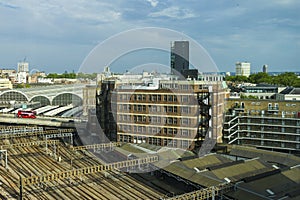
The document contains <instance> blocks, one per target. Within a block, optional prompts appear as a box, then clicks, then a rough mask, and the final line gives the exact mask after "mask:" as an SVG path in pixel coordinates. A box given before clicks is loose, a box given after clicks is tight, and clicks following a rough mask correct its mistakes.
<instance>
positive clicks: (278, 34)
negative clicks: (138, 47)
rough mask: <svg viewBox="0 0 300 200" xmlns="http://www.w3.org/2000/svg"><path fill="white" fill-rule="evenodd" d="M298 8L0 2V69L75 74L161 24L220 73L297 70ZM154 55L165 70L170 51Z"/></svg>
mask: <svg viewBox="0 0 300 200" xmlns="http://www.w3.org/2000/svg"><path fill="white" fill-rule="evenodd" d="M299 7H300V2H299V1H296V0H274V1H272V3H270V2H269V1H266V0H265V1H237V0H232V1H217V2H210V1H189V2H180V1H157V0H148V1H147V0H145V1H139V2H125V1H118V2H117V3H111V2H108V1H107V2H106V1H104V2H103V1H102V2H97V1H90V2H82V1H80V2H79V1H78V2H74V3H73V4H72V5H70V4H68V2H67V1H59V2H54V3H52V2H51V3H50V2H46V1H39V2H37V1H33V0H32V1H26V3H25V2H18V1H0V17H1V18H2V19H6V20H2V21H1V22H0V23H1V26H0V27H1V28H0V29H1V39H0V41H1V44H2V45H1V47H0V53H1V55H2V60H1V63H0V66H1V68H3V67H5V68H12V67H16V65H17V62H19V61H21V60H23V59H24V57H26V58H27V61H29V62H30V67H31V69H33V68H37V69H38V70H40V71H46V72H49V73H51V72H60V73H63V72H64V71H68V72H72V71H73V70H74V71H75V72H77V71H78V69H79V67H80V65H81V64H82V62H83V61H84V59H85V58H86V56H87V55H88V54H89V52H90V51H91V50H92V49H93V48H94V47H95V46H96V45H97V44H99V43H101V42H103V41H104V40H106V39H107V38H109V37H110V36H112V35H115V34H118V33H120V32H122V31H126V30H129V29H134V28H143V27H163V28H167V29H172V30H175V31H178V32H182V33H183V34H185V35H188V36H190V37H191V38H193V39H194V40H196V41H197V42H198V43H199V44H201V45H202V46H203V47H204V48H205V49H206V50H207V52H208V53H209V55H210V56H211V57H212V59H213V60H214V61H215V63H216V65H217V66H218V68H219V71H234V68H235V67H234V66H235V63H236V62H238V61H241V62H243V61H249V62H251V66H252V67H251V68H252V69H251V71H252V72H258V71H261V70H262V66H263V65H264V64H267V65H268V66H269V71H297V70H298V69H299V66H297V65H298V63H299V61H300V60H299V57H298V55H297V52H298V51H299V47H300V38H299V36H298V33H299V22H298V21H297V19H299V15H300V14H299V13H298V10H299ZM178 40H180V38H178ZM170 42H171V40H170ZM160 53H161V52H160ZM158 57H159V58H158V62H160V63H161V64H164V65H169V62H170V61H169V56H168V53H167V54H166V56H160V55H158ZM128 62H130V61H128ZM134 62H141V61H134ZM125 65H127V66H128V67H134V66H130V63H125ZM103 67H104V66H103ZM113 70H114V71H118V70H115V69H113ZM120 72H124V71H120Z"/></svg>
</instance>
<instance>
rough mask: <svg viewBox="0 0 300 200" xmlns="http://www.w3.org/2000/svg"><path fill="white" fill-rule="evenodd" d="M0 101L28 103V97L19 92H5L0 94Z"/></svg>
mask: <svg viewBox="0 0 300 200" xmlns="http://www.w3.org/2000/svg"><path fill="white" fill-rule="evenodd" d="M0 101H2V102H9V101H16V102H28V97H27V95H26V94H24V93H23V92H20V91H17V90H7V91H4V92H2V93H1V94H0Z"/></svg>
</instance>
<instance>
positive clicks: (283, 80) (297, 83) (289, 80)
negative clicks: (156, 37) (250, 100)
mask: <svg viewBox="0 0 300 200" xmlns="http://www.w3.org/2000/svg"><path fill="white" fill-rule="evenodd" d="M225 80H226V81H231V82H248V83H256V84H257V83H267V84H273V85H278V86H293V87H300V78H298V77H297V75H296V74H295V73H293V72H285V73H282V74H279V75H277V76H270V75H269V74H267V73H264V72H259V73H257V74H251V75H250V76H249V77H246V76H226V77H225Z"/></svg>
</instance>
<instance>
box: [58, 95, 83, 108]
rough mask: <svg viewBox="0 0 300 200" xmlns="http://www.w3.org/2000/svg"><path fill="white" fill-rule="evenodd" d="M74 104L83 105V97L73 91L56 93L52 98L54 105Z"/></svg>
mask: <svg viewBox="0 0 300 200" xmlns="http://www.w3.org/2000/svg"><path fill="white" fill-rule="evenodd" d="M69 104H73V105H74V106H79V105H82V98H81V97H80V96H78V95H77V94H73V93H61V94H58V95H56V96H55V97H54V98H53V100H52V105H60V106H66V105H69Z"/></svg>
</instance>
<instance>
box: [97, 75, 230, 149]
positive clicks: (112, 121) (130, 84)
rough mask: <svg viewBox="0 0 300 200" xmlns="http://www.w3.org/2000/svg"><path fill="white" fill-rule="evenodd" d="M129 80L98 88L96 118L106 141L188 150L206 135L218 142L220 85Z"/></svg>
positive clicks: (166, 78)
mask: <svg viewBox="0 0 300 200" xmlns="http://www.w3.org/2000/svg"><path fill="white" fill-rule="evenodd" d="M132 76H133V75H130V78H129V79H128V78H126V77H125V75H124V76H123V77H119V78H116V79H114V80H103V81H101V83H100V85H99V88H101V89H99V92H98V93H97V101H96V102H97V105H96V110H97V116H98V120H99V123H100V125H101V127H102V130H103V132H104V134H105V135H106V136H107V137H108V138H109V139H110V140H111V141H119V142H129V143H148V144H153V145H157V146H168V147H174V148H184V149H190V150H192V149H197V148H199V147H200V146H201V144H202V143H203V141H204V139H205V138H206V137H208V138H211V139H215V141H217V140H221V138H222V137H221V134H222V122H223V109H222V108H223V107H222V106H224V96H222V97H221V96H220V95H225V92H224V91H225V90H224V88H223V87H222V84H219V83H220V82H211V85H210V84H208V83H207V82H206V81H202V80H193V81H188V80H176V79H172V76H167V75H166V76H161V77H154V78H152V79H138V78H132ZM136 76H137V77H140V75H136ZM219 91H222V92H220V93H218V92H219ZM212 115H213V116H212Z"/></svg>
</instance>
